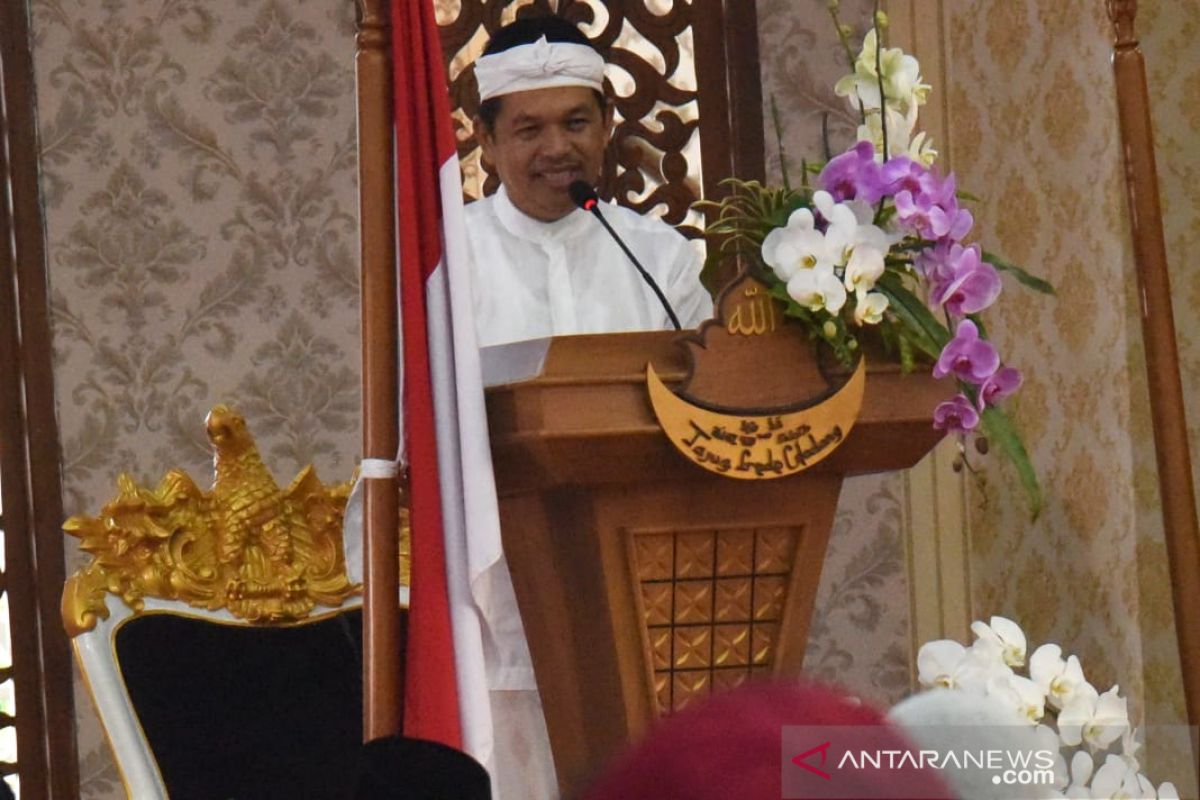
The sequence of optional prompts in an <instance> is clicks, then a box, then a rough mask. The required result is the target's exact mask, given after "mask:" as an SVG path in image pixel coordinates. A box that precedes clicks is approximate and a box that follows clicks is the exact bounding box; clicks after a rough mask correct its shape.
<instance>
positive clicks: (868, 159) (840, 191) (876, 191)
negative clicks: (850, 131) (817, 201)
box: [817, 141, 887, 205]
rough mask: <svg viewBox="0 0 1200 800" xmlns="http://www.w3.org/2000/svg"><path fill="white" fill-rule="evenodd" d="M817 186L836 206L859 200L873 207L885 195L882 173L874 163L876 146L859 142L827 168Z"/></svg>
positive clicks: (818, 178) (818, 177) (827, 165)
mask: <svg viewBox="0 0 1200 800" xmlns="http://www.w3.org/2000/svg"><path fill="white" fill-rule="evenodd" d="M817 182H818V183H819V184H820V185H821V188H823V189H824V190H825V191H827V192H829V194H831V195H833V199H834V200H836V201H837V202H839V203H841V202H845V201H846V200H862V201H863V202H866V203H869V204H871V205H874V204H875V203H878V202H879V199H880V198H881V197H883V196H884V194H886V193H887V192H886V191H885V189H886V186H885V183H884V180H883V171H882V169H881V168H880V166H879V164H878V163H876V161H875V146H874V145H873V144H871V142H868V141H863V142H859V143H858V144H856V145H855V146H854V147H852V148H850V149H849V150H847V151H846V152H844V153H842V154H841V155H839V156H837V157H836V158H834V159H833V160H832V161H830V162H829V163H828V164H826V165H825V168H824V169H823V170H821V174H820V175H818V176H817Z"/></svg>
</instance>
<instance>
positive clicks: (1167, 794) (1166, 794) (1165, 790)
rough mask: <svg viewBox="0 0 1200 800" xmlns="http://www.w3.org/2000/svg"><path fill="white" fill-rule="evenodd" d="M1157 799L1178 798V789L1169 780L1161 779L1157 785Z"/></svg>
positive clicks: (1171, 799) (1169, 799)
mask: <svg viewBox="0 0 1200 800" xmlns="http://www.w3.org/2000/svg"><path fill="white" fill-rule="evenodd" d="M1158 800H1179V790H1178V789H1176V788H1175V784H1173V783H1171V782H1170V781H1163V782H1162V783H1161V784H1160V785H1159V787H1158Z"/></svg>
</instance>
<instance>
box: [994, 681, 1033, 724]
mask: <svg viewBox="0 0 1200 800" xmlns="http://www.w3.org/2000/svg"><path fill="white" fill-rule="evenodd" d="M987 693H988V695H989V696H991V697H995V698H996V699H997V700H1000V701H1001V702H1003V703H1005V704H1006V705H1008V706H1009V707H1011V708H1013V709H1014V710H1015V711H1016V712H1017V713H1018V714H1019V715H1020V716H1021V718H1022V719H1024V720H1026V721H1028V722H1029V724H1030V725H1035V724H1037V722H1038V721H1039V720H1040V719H1041V718H1042V717H1043V716H1044V715H1045V714H1046V696H1045V695H1044V694H1042V689H1041V687H1040V686H1038V685H1037V684H1036V683H1034V682H1033V681H1031V680H1029V678H1023V677H1021V676H1020V675H995V676H993V677H992V678H991V679H990V680H989V681H988V684H987Z"/></svg>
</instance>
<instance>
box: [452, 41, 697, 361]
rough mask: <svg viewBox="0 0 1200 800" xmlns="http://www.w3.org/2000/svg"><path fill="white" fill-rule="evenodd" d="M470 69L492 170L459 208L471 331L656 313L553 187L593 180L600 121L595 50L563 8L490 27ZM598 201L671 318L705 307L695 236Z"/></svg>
mask: <svg viewBox="0 0 1200 800" xmlns="http://www.w3.org/2000/svg"><path fill="white" fill-rule="evenodd" d="M475 71H476V76H477V78H478V80H479V87H480V99H481V101H482V102H481V106H480V113H479V115H478V116H477V117H476V118H475V132H476V135H477V137H478V138H479V141H480V143H481V144H482V146H483V152H484V156H485V157H486V158H487V160H488V161H489V162H490V163H491V164H492V165H493V166H494V167H495V169H496V172H497V173H498V175H499V177H500V182H501V188H500V190H499V191H498V192H497V193H496V194H495V195H493V196H491V197H488V198H485V199H483V200H479V201H477V202H475V203H472V204H471V205H469V206H468V207H467V209H466V220H467V230H468V234H469V236H470V244H471V252H472V256H473V259H472V260H473V262H474V270H473V273H472V281H473V284H474V289H475V312H476V328H477V330H478V332H479V343H480V345H481V346H488V345H493V344H503V343H506V342H513V341H520V340H523V339H534V338H540V337H545V336H558V335H564V334H572V333H614V332H618V331H633V330H655V329H661V328H667V327H670V323H669V317H668V314H667V312H666V310H665V309H664V308H663V306H662V303H661V302H660V301H659V299H658V298H657V296H656V295H655V293H654V290H653V289H652V288H651V287H650V286H649V285H648V284H647V283H646V282H645V281H643V280H642V278H641V276H640V275H639V274H638V272H637V269H636V268H635V267H634V265H633V264H632V263H631V262H630V260H629V258H628V257H627V256H626V255H625V254H624V253H623V252H621V249H620V247H619V246H618V245H617V243H616V242H615V241H613V239H612V238H611V237H610V236H609V234H608V232H607V231H605V230H604V228H603V227H602V225H601V224H600V222H599V220H596V219H593V218H592V216H591V215H590V214H589V213H587V212H585V211H582V210H580V209H578V208H577V207H576V206H575V203H574V202H573V201H572V199H571V197H570V195H569V193H568V191H567V190H568V187H569V186H570V185H571V183H572V182H574V181H577V180H584V181H586V182H587V183H589V184H592V185H594V184H595V183H596V182H597V181H598V180H599V177H600V171H601V168H602V166H603V160H604V151H605V148H606V147H607V146H608V142H609V137H610V135H611V133H612V123H613V107H612V104H611V103H609V102H608V101H607V100H606V99H605V97H604V93H603V86H604V60H603V58H602V57H601V56H600V55H599V54H598V53H597V52H596V51H595V50H594V49H593V48H592V46H591V44H590V43H589V42H588V40H587V37H586V36H584V35H583V34H582V33H581V32H580V31H579V30H578V29H577V28H576V27H575V26H574V25H572V24H571V23H569V22H567V21H566V20H563V19H559V18H557V17H541V18H526V19H522V20H519V21H517V22H515V23H513V24H511V25H509V26H506V27H505V28H503V29H501V30H500V31H498V32H497V33H496V35H495V36H494V37H493V38H492V40H491V42H490V43H489V45H488V48H487V50H486V51H485V52H484V55H483V56H482V57H481V58H480V59H479V60H478V61H477V62H476V67H475ZM600 208H601V211H602V213H603V214H604V217H605V218H606V219H607V220H608V221H609V223H610V224H611V225H612V226H613V228H614V229H615V230H616V231H617V234H618V235H619V236H620V237H621V238H622V239H623V240H624V241H625V243H626V244H627V246H628V247H629V248H630V250H631V251H632V252H633V254H634V255H635V256H636V257H637V258H638V260H639V261H640V262H641V263H642V265H643V266H644V267H645V268H646V271H647V272H648V273H649V274H650V276H651V277H652V278H654V280H655V281H656V282H657V283H658V285H659V287H660V288H661V290H662V292H663V294H664V295H665V297H666V299H667V301H668V302H669V303H670V304H671V306H672V307H673V309H674V311H675V313H676V315H677V316H678V317H679V320H680V322H681V324H682V325H683V326H684V327H685V328H691V327H695V326H696V325H698V324H699V323H700V322H702V321H703V320H705V319H707V318H708V317H709V316H710V315H711V311H712V301H711V300H710V298H709V296H708V293H707V292H706V291H705V290H704V288H703V287H702V286H701V285H700V280H699V275H700V266H701V264H700V255H699V253H698V252H697V251H696V249H695V248H694V247H693V246H692V245H691V244H689V243H688V241H687V240H686V239H684V238H683V237H682V236H681V235H680V234H679V233H678V232H677V231H675V230H674V229H673V228H671V227H670V226H669V225H666V224H664V223H663V222H661V221H659V220H656V219H652V218H648V217H642V216H641V215H639V214H637V213H635V212H633V211H631V210H629V209H627V208H624V207H621V206H617V205H615V204H611V203H604V204H601V206H600Z"/></svg>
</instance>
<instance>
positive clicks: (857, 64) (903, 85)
mask: <svg viewBox="0 0 1200 800" xmlns="http://www.w3.org/2000/svg"><path fill="white" fill-rule="evenodd" d="M878 42H879V39H878V36H877V35H876V33H875V31H874V30H873V29H872V30H870V31H868V32H867V35H866V36H864V37H863V44H862V50H860V51H859V54H858V58H857V59H855V61H854V72H852V73H850V74H849V75H846V76H844V77H843V78H842V79H841V80H839V81H838V82H837V83H836V84H835V85H834V87H833V90H834V91H835V92H836V93H837V94H838V96H839V97H846V98H849V99H850V103H851V105H852V106H854V107H855V109H857V108H858V106H859V103H860V102H861V103H862V107H863V108H865V109H867V110H868V111H870V110H872V109H877V108H879V107H881V106H882V105H883V103H882V102H881V99H882V98H880V96H879V76H880V74H882V75H883V95H884V98H886V99H887V102H888V104H889V105H892V104H894V105H895V106H896V107H897V108H899V109H900V110H901V111H907V110H908V109H909V108H911V107H916V106H920V105H924V103H925V100H926V98H927V97H928V96H929V88H930V87H929V84H927V83H922V81H921V65H920V63H919V62H918V61H917V59H915V58H914V57H912V56H910V55H908V54H907V53H905V52H904V51H903V50H901V49H900V48H898V47H885V48H883V50H882V51H881V52H879V53H878V54H877V53H876V50H877V49H878ZM877 57H878V60H879V69H878V70H876V68H875V63H876V58H877Z"/></svg>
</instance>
